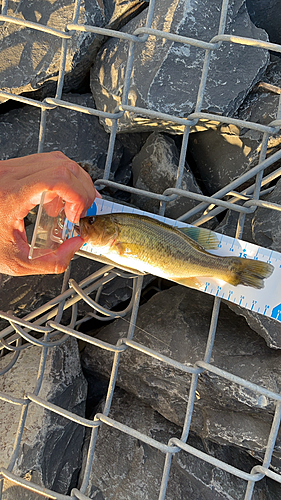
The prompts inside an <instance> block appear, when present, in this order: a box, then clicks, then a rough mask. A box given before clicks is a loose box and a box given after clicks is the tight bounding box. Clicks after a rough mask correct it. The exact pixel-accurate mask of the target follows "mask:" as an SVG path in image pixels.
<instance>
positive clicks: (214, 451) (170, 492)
mask: <svg viewBox="0 0 281 500" xmlns="http://www.w3.org/2000/svg"><path fill="white" fill-rule="evenodd" d="M110 418H112V419H114V420H116V421H117V422H120V423H122V424H125V425H127V426H129V427H130V428H132V429H134V430H137V431H139V432H141V433H143V434H145V435H146V436H148V437H150V438H152V439H155V440H156V441H158V442H160V443H163V444H168V442H169V439H171V438H172V437H177V438H179V437H180V435H181V428H180V427H178V426H176V425H175V424H172V423H171V422H168V421H167V420H165V419H164V418H163V417H162V416H161V415H160V414H159V413H157V412H155V411H154V410H152V409H151V408H150V407H149V406H148V405H146V404H144V403H143V402H142V401H140V399H139V398H137V397H135V396H133V395H132V394H128V393H126V392H124V391H122V390H116V391H115V392H114V396H113V402H112V406H111V410H110ZM86 432H87V431H86ZM87 434H88V435H89V433H87ZM88 437H89V436H88ZM87 441H88V439H87ZM87 444H88V443H87ZM188 444H189V445H190V446H192V447H193V448H195V449H196V450H199V451H202V452H205V453H207V454H209V455H210V456H211V457H216V458H218V459H219V460H222V461H224V462H226V463H227V464H229V465H232V466H234V467H237V468H240V470H243V471H245V472H248V471H250V470H251V469H252V467H253V466H254V465H256V464H257V463H258V462H256V461H255V460H254V459H253V457H250V456H247V454H246V453H245V452H242V453H241V451H240V450H238V449H237V448H234V447H231V446H222V445H218V444H215V443H213V442H211V441H209V440H208V439H203V440H201V439H200V438H199V437H198V436H196V435H194V434H191V435H190V436H189V438H188ZM86 452H87V445H86V446H85V448H84V466H85V459H86ZM164 458H165V455H164V453H162V452H161V451H159V450H157V449H155V448H154V447H152V446H150V445H148V444H146V443H144V442H142V441H141V440H139V439H136V438H134V437H132V436H130V435H128V434H125V433H122V432H120V431H118V430H116V429H114V428H112V427H109V426H107V425H106V424H103V425H102V427H101V428H100V430H99V434H98V438H97V443H96V448H95V454H94V461H93V467H92V469H91V475H90V480H89V485H88V488H87V490H86V494H87V495H88V496H89V497H90V498H94V499H97V500H102V499H108V500H109V499H113V498H120V499H121V498H122V500H146V499H148V498H149V499H150V500H157V499H158V496H159V490H160V484H161V478H162V473H163V468H164ZM82 472H83V469H82ZM280 488H281V487H280V485H278V483H274V482H273V481H270V480H269V481H263V482H258V483H257V484H256V486H255V489H254V493H253V497H252V498H253V500H261V498H263V495H264V498H267V499H268V500H275V499H276V500H277V498H278V493H279V494H280ZM245 489H246V482H245V481H243V480H241V479H238V478H236V477H235V476H234V475H232V474H228V473H227V472H224V471H222V470H221V469H217V468H215V467H213V466H212V465H211V464H209V463H207V462H205V461H204V460H202V459H199V458H196V457H195V456H194V455H192V454H191V453H187V452H183V451H181V452H179V453H176V454H175V455H174V457H173V460H172V465H171V469H170V474H169V481H168V487H167V492H166V496H165V499H166V500H175V498H178V499H179V498H182V499H184V498H192V500H203V499H204V500H214V499H215V500H242V499H243V498H244V495H245Z"/></svg>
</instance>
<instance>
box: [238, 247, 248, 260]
mask: <svg viewBox="0 0 281 500" xmlns="http://www.w3.org/2000/svg"><path fill="white" fill-rule="evenodd" d="M239 257H245V259H247V254H246V248H244V249H243V252H240V255H239Z"/></svg>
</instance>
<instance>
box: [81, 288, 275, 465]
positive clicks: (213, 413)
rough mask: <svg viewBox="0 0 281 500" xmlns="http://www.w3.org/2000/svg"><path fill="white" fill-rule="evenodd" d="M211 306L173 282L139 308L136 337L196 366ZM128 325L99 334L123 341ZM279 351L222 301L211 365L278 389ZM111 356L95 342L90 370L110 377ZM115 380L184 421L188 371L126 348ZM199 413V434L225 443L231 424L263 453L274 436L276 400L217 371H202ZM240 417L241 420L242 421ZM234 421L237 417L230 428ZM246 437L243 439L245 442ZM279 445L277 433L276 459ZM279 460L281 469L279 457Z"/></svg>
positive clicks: (87, 360)
mask: <svg viewBox="0 0 281 500" xmlns="http://www.w3.org/2000/svg"><path fill="white" fill-rule="evenodd" d="M212 303H213V298H212V297H211V296H208V295H206V294H203V293H201V292H198V291H195V290H191V289H188V288H184V287H179V286H176V287H174V286H173V287H171V288H170V289H168V290H165V291H163V292H160V293H158V294H156V295H154V297H152V299H150V300H149V301H148V303H147V304H145V305H143V306H141V307H140V310H139V315H138V320H137V327H136V331H135V334H134V339H133V340H134V341H136V342H138V343H140V344H142V345H144V346H146V347H148V348H150V349H153V350H155V351H157V352H159V353H161V354H163V355H165V356H169V357H170V358H172V359H174V360H176V361H179V362H181V363H184V364H186V365H189V364H191V365H193V364H194V363H195V362H196V361H198V360H202V359H203V358H204V352H205V348H206V343H207V337H208V329H209V324H210V318H211V311H212ZM127 328H128V325H127V324H126V322H124V321H123V320H122V319H120V320H118V321H115V322H114V323H113V324H112V325H108V326H107V327H105V328H104V329H102V330H101V331H100V332H99V333H98V335H97V337H98V338H100V339H102V340H103V341H106V342H109V343H112V344H114V345H115V344H116V342H117V340H118V339H119V338H122V337H126V335H127ZM280 356H281V354H280V353H279V352H276V351H272V350H271V349H269V348H268V347H267V346H266V345H265V342H264V340H263V339H261V338H260V337H259V336H258V335H256V334H255V333H254V332H253V331H252V330H251V329H250V328H249V327H248V326H247V324H246V322H245V320H244V319H243V318H241V317H239V316H236V315H235V314H234V313H232V311H230V310H229V308H228V307H227V306H226V305H225V304H223V303H222V305H221V310H220V315H219V321H218V327H217V332H216V338H215V343H214V348H213V352H212V357H211V363H212V364H214V365H215V366H217V367H219V368H221V369H223V370H225V371H227V372H229V373H231V374H234V375H237V376H239V377H241V378H242V379H245V380H248V381H251V382H253V383H256V384H258V385H261V386H263V387H265V388H267V389H269V390H272V391H274V392H278V387H279V384H280V378H281V370H280ZM112 359H113V356H112V355H111V354H109V352H108V351H104V350H103V349H99V348H96V347H94V346H89V345H88V346H87V347H86V348H85V350H84V352H83V356H82V360H83V363H84V364H85V366H86V367H87V368H88V369H91V370H93V371H94V372H98V373H100V374H102V375H103V376H109V374H110V372H111V368H112ZM117 383H118V385H119V386H120V387H122V388H124V389H125V390H127V391H128V392H131V393H133V394H135V395H137V396H138V397H139V398H141V399H142V400H143V401H144V402H146V403H147V404H149V405H151V406H152V407H153V408H154V409H155V410H156V411H158V412H159V413H161V414H162V415H163V416H164V417H165V418H167V419H168V420H170V421H171V422H174V423H175V424H177V425H182V424H183V421H184V416H185V411H186V405H187V401H188V391H189V387H190V376H189V375H188V374H185V373H184V372H182V371H180V370H178V369H175V368H173V367H172V366H169V365H166V364H165V363H164V362H161V361H159V360H158V359H156V358H154V357H151V356H147V355H146V354H144V353H142V352H139V351H136V350H135V349H132V348H128V349H127V350H126V351H125V352H124V353H122V355H121V361H120V365H119V371H118V378H117ZM194 411H195V413H194V418H193V419H192V422H191V427H192V429H193V430H194V431H195V432H196V433H198V434H199V435H200V436H202V437H203V436H204V437H206V436H207V437H208V438H209V439H211V440H212V441H215V442H219V443H221V442H222V434H221V431H220V426H222V427H225V432H224V433H223V434H224V436H225V437H224V439H225V440H228V442H229V444H233V445H235V446H239V447H245V448H246V449H249V450H251V452H254V453H257V452H259V451H260V450H263V449H264V446H265V443H266V441H267V439H268V432H269V428H270V425H271V422H272V412H273V411H274V402H273V401H272V400H270V399H268V398H264V397H262V398H260V395H259V394H257V393H255V392H254V391H251V390H249V389H248V388H246V387H243V386H238V385H236V384H235V383H233V382H231V381H228V380H227V379H224V378H222V377H219V376H217V375H215V374H214V373H211V372H203V373H202V374H201V375H200V376H199V381H198V386H197V395H196V401H195V409H194ZM241 416H243V425H242V423H239V422H240V417H241ZM229 418H231V419H232V422H233V425H232V426H231V431H230V430H229V422H230V420H229ZM241 418H242V417H241ZM207 421H208V425H207ZM241 422H242V421H241ZM241 425H242V427H241ZM242 428H243V433H242V431H241V429H242ZM261 429H263V432H261ZM243 435H245V439H241V436H243ZM280 442H281V441H280V438H279V440H278V444H277V445H276V448H275V453H276V454H277V456H280V451H281V449H280ZM278 460H279V459H278ZM278 463H279V467H280V463H281V462H278Z"/></svg>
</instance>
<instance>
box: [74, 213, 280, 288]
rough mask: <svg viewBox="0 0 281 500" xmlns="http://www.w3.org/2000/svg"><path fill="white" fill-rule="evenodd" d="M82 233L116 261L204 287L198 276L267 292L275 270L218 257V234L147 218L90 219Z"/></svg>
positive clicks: (115, 215)
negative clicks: (265, 280)
mask: <svg viewBox="0 0 281 500" xmlns="http://www.w3.org/2000/svg"><path fill="white" fill-rule="evenodd" d="M75 229H76V231H77V232H78V234H79V235H80V236H81V237H82V238H83V239H84V240H85V242H87V243H90V244H91V245H92V246H93V247H95V250H96V252H97V253H100V254H101V255H105V256H106V257H107V258H108V259H110V260H111V261H112V262H113V263H116V264H120V265H122V266H126V267H128V268H130V269H131V270H132V269H135V270H137V271H141V272H144V273H149V274H155V275H156V276H160V277H162V278H165V279H169V280H172V281H175V282H176V283H179V284H181V285H185V286H189V287H192V288H200V287H202V284H198V282H196V277H206V278H207V277H210V278H217V279H221V280H223V281H225V282H227V283H229V284H231V285H234V286H236V285H239V284H241V285H244V286H251V287H254V288H258V289H260V288H263V287H264V281H263V280H264V279H266V278H268V277H269V276H270V275H271V274H272V272H273V269H274V267H273V266H272V265H271V264H268V263H266V262H261V261H257V260H253V259H245V258H240V257H227V256H226V257H223V256H218V255H213V254H211V253H209V252H208V251H207V249H212V248H213V249H214V248H216V247H217V245H218V240H217V238H216V235H215V234H214V233H212V232H211V231H209V230H207V229H201V228H197V227H190V228H189V227H187V228H174V227H172V226H169V225H168V224H165V223H163V222H160V221H158V220H155V219H152V218H150V217H147V216H144V215H137V214H130V213H113V214H105V215H97V216H90V217H84V218H82V219H80V222H79V226H75Z"/></svg>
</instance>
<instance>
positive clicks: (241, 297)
mask: <svg viewBox="0 0 281 500" xmlns="http://www.w3.org/2000/svg"><path fill="white" fill-rule="evenodd" d="M244 299H245V297H244V295H240V302H239V306H241V304H242V302H243V300H244Z"/></svg>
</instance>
